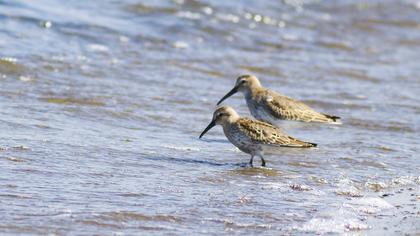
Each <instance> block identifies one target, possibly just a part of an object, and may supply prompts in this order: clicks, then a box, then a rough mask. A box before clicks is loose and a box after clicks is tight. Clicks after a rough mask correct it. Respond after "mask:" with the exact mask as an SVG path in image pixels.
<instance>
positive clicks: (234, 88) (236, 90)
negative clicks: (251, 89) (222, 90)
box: [217, 86, 238, 105]
mask: <svg viewBox="0 0 420 236" xmlns="http://www.w3.org/2000/svg"><path fill="white" fill-rule="evenodd" d="M236 92H238V88H237V87H236V86H235V87H233V89H232V90H230V91H229V93H227V94H226V95H225V96H224V97H222V99H220V101H219V102H218V103H217V105H219V104H220V103H222V102H223V100H225V99H226V98H228V97H230V96H232V95H233V94H235V93H236Z"/></svg>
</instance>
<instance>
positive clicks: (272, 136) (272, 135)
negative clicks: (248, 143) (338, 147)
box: [237, 118, 316, 147]
mask: <svg viewBox="0 0 420 236" xmlns="http://www.w3.org/2000/svg"><path fill="white" fill-rule="evenodd" d="M237 125H238V128H239V130H240V131H242V132H244V133H245V134H246V135H247V136H248V137H249V138H250V139H251V140H252V141H253V142H256V143H259V144H265V145H275V146H284V147H314V146H316V144H313V143H307V142H304V141H301V140H298V139H296V138H293V137H291V136H289V135H287V134H286V133H284V132H283V131H282V130H281V129H280V128H278V127H275V126H273V125H270V124H268V123H265V122H262V121H258V120H251V119H247V118H241V119H240V120H239V121H238V122H237Z"/></svg>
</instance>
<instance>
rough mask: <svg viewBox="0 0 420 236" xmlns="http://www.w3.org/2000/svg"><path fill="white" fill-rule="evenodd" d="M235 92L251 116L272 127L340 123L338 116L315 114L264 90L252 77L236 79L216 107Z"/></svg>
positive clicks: (311, 110) (285, 98) (307, 107)
mask: <svg viewBox="0 0 420 236" xmlns="http://www.w3.org/2000/svg"><path fill="white" fill-rule="evenodd" d="M236 92H242V93H243V94H244V95H245V100H246V104H247V105H248V108H249V110H250V112H251V114H252V116H254V117H255V118H256V119H258V120H261V121H265V122H268V123H270V124H273V125H276V124H277V121H278V120H295V121H303V122H322V123H336V124H339V123H340V122H339V119H340V117H338V116H332V115H327V114H324V113H320V112H317V111H315V110H314V109H312V108H310V107H309V106H308V105H306V104H305V103H303V102H300V101H297V100H295V99H292V98H290V97H287V96H284V95H281V94H278V93H276V92H274V91H271V90H269V89H266V88H264V87H263V86H261V83H260V81H259V80H258V78H257V77H255V76H253V75H242V76H240V77H238V79H237V80H236V84H235V87H233V89H232V90H231V91H230V92H228V93H227V94H226V95H225V96H224V97H223V98H222V99H220V101H219V102H218V103H217V105H219V104H220V103H221V102H222V101H223V100H225V99H226V98H228V97H230V96H232V95H233V94H235V93H236Z"/></svg>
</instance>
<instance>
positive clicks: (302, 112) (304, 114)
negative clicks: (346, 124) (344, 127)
mask: <svg viewBox="0 0 420 236" xmlns="http://www.w3.org/2000/svg"><path fill="white" fill-rule="evenodd" d="M260 104H261V105H262V106H263V107H264V108H265V110H267V111H268V112H269V113H270V114H271V115H272V116H273V117H276V118H278V119H285V120H298V121H304V122H334V121H335V119H333V118H335V117H333V116H328V115H325V114H322V113H319V112H316V111H315V110H313V109H312V108H310V107H309V106H308V105H306V104H305V103H303V102H300V101H297V100H295V99H293V98H290V97H287V96H284V95H280V94H278V93H276V92H274V91H270V90H266V91H264V93H263V94H262V95H261V97H260ZM331 117H333V118H331ZM337 118H338V117H337Z"/></svg>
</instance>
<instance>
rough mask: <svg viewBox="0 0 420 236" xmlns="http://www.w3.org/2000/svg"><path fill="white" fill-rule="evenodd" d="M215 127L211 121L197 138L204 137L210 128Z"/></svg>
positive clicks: (214, 123)
mask: <svg viewBox="0 0 420 236" xmlns="http://www.w3.org/2000/svg"><path fill="white" fill-rule="evenodd" d="M215 125H216V121H214V120H212V121H211V122H210V124H209V125H207V127H206V128H205V129H204V131H203V132H202V133H201V134H200V137H199V138H201V137H203V135H205V134H206V133H207V131H209V130H210V129H211V128H213V127H214V126H215Z"/></svg>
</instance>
